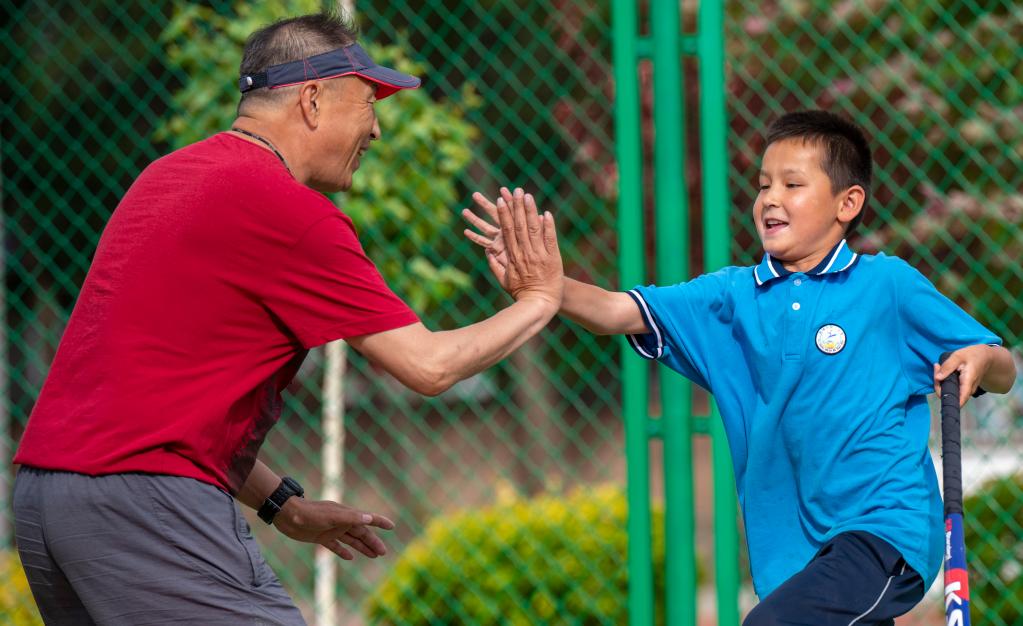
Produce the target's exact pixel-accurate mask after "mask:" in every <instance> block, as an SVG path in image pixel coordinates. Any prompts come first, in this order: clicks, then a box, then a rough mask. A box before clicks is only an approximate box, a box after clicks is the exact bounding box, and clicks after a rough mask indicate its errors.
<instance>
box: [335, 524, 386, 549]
mask: <svg viewBox="0 0 1023 626" xmlns="http://www.w3.org/2000/svg"><path fill="white" fill-rule="evenodd" d="M347 535H348V536H351V537H353V538H354V539H358V540H359V541H362V543H363V544H364V545H365V546H366V547H367V548H369V549H370V550H372V552H373V554H375V555H377V556H382V555H384V554H387V546H386V545H385V544H384V540H383V539H381V538H380V537H378V536H377V534H376V533H375V532H373V531H372V530H370V528H369V527H368V526H356V527H354V528H352V529H350V530H349V531H348V533H347ZM341 541H343V542H345V543H347V542H346V541H345V536H342V537H341Z"/></svg>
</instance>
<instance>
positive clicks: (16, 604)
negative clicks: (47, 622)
mask: <svg viewBox="0 0 1023 626" xmlns="http://www.w3.org/2000/svg"><path fill="white" fill-rule="evenodd" d="M0 615H2V616H3V617H4V620H3V623H4V624H8V625H9V626H42V623H43V620H42V618H41V617H40V616H39V611H38V610H37V609H36V603H35V600H33V599H32V592H31V591H30V590H29V588H28V580H26V579H25V572H24V571H23V570H22V569H21V561H20V560H19V559H18V555H17V554H16V553H14V552H0Z"/></svg>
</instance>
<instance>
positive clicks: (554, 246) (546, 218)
mask: <svg viewBox="0 0 1023 626" xmlns="http://www.w3.org/2000/svg"><path fill="white" fill-rule="evenodd" d="M543 245H544V248H546V249H547V254H551V255H554V254H559V252H558V232H557V229H555V227H554V216H553V215H551V212H550V211H544V214H543Z"/></svg>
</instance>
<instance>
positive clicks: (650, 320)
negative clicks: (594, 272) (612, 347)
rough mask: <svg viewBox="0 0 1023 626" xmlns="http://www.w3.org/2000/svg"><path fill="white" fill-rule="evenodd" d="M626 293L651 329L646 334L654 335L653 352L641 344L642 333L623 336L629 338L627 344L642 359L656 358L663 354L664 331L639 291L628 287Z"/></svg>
mask: <svg viewBox="0 0 1023 626" xmlns="http://www.w3.org/2000/svg"><path fill="white" fill-rule="evenodd" d="M626 293H627V294H629V297H631V298H632V299H633V301H635V303H636V306H637V307H639V313H640V315H642V316H643V322H644V323H645V324H646V326H647V328H649V329H650V331H651V332H650V333H647V334H651V333H652V334H653V335H654V342H655V346H654V351H653V353H651V352H650V350H649V349H648V348H647V347H646V346H644V345H643V343H644V342H642V341H641V340H640V337H643V336H644V335H626V336H625V337H626V339H628V340H629V345H630V346H631V347H632V349H633V350H635V351H636V354H638V355H639V356H641V357H643V358H644V359H649V360H651V361H653V360H657V359H659V358H661V357H662V356H663V355H664V333H662V332H661V329H660V327H658V326H657V322H655V321H654V316H653V314H651V313H650V307H649V306H647V303H646V300H644V299H643V296H642V295H641V294H640V293H639V291H637V290H635V289H630V290H629V291H627V292H626Z"/></svg>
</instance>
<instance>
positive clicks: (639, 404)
mask: <svg viewBox="0 0 1023 626" xmlns="http://www.w3.org/2000/svg"><path fill="white" fill-rule="evenodd" d="M612 24H613V33H614V37H613V44H612V45H613V50H612V55H613V62H614V73H615V103H614V106H615V151H616V158H617V161H618V250H619V252H618V272H619V276H620V281H621V284H622V285H634V284H636V283H639V282H642V281H643V280H644V278H645V276H646V272H645V269H644V267H643V266H644V262H643V189H642V184H643V172H642V161H643V152H642V145H641V135H640V108H639V80H638V78H637V75H636V63H637V61H638V56H637V52H636V43H637V42H636V39H637V32H636V26H637V20H636V6H635V3H634V2H631V0H615V2H614V3H613V5H612ZM620 346H621V348H620V350H621V354H622V411H623V413H624V420H625V452H626V463H627V473H628V486H627V490H628V502H629V529H628V530H629V623H631V624H652V623H653V615H654V613H653V611H654V591H653V569H652V568H653V556H652V550H651V545H650V544H651V535H650V476H649V472H650V452H649V444H648V441H647V370H646V366H645V364H644V363H643V362H642V361H641V360H639V359H637V358H634V357H633V356H632V355H631V354H629V353H630V352H631V349H630V348H629V347H628V344H627V343H626V341H625V339H624V338H622V339H621V342H620Z"/></svg>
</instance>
